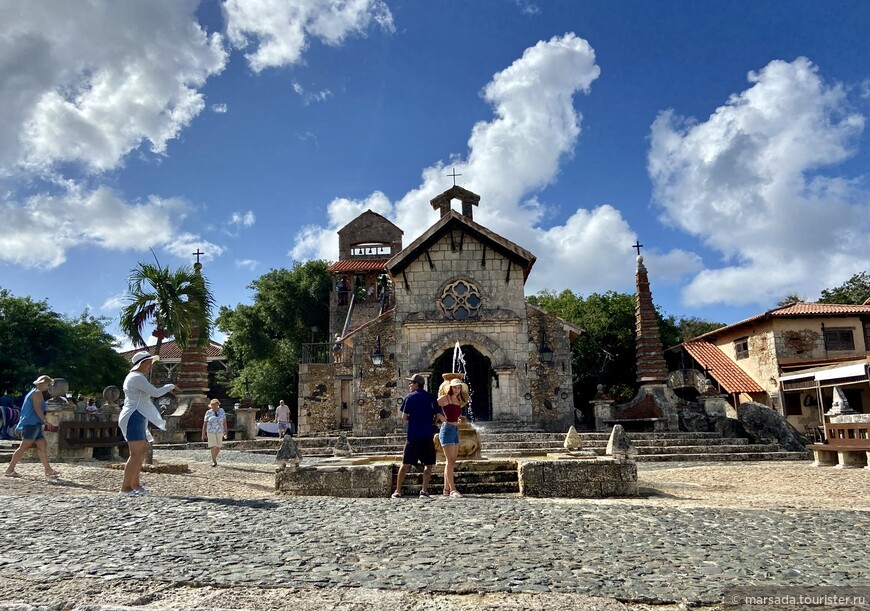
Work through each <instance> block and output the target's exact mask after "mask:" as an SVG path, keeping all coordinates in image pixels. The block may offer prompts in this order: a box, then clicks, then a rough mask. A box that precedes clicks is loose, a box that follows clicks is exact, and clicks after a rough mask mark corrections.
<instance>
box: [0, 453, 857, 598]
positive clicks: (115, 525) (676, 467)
mask: <svg viewBox="0 0 870 611" xmlns="http://www.w3.org/2000/svg"><path fill="white" fill-rule="evenodd" d="M156 458H157V460H158V462H161V461H164V462H173V463H177V462H187V463H188V466H189V468H190V472H189V473H187V474H181V475H170V474H159V473H150V474H145V475H143V480H144V481H145V483H146V485H147V486H149V488H150V489H151V490H152V494H150V495H149V496H147V497H143V498H121V497H119V496H118V495H117V493H116V492H115V490H116V489H117V486H118V484H119V482H120V478H121V474H120V472H118V471H116V470H112V469H107V468H106V467H105V465H104V464H97V463H91V464H87V465H63V467H64V469H63V472H64V476H63V479H61V480H59V481H57V482H51V481H49V480H47V479H46V478H44V477H41V476H39V475H37V474H38V473H40V472H41V469H40V467H39V466H38V465H36V464H25V465H22V466H21V467H20V468H19V471H20V472H22V473H23V474H26V477H23V478H21V479H8V478H0V518H2V520H3V523H4V524H12V525H13V526H12V527H11V528H7V529H5V530H4V531H3V532H2V534H0V592H2V593H3V594H2V595H0V601H2V602H0V609H3V610H11V609H19V608H20V609H32V608H35V607H32V605H35V604H37V603H47V604H48V605H49V608H52V607H51V605H54V607H53V608H58V609H63V608H69V609H73V608H79V609H86V608H88V609H96V608H106V609H108V608H121V607H120V606H119V605H132V606H135V607H136V608H139V609H141V608H147V609H158V608H161V609H162V608H166V609H169V608H175V609H187V608H190V609H194V608H200V609H206V608H214V609H217V608H225V609H229V608H234V609H243V608H250V609H254V608H265V607H268V608H271V609H284V608H287V609H290V608H292V609H297V610H298V609H308V608H311V609H314V608H335V609H357V608H358V609H390V610H391V611H396V610H399V609H436V608H437V609H466V608H468V609H471V608H516V609H527V608H528V609H532V608H540V609H548V610H551V609H552V610H560V609H570V608H599V609H629V608H630V609H641V608H649V607H651V606H652V605H660V604H666V603H670V604H671V606H670V607H669V608H674V609H676V608H677V607H678V605H679V603H680V602H681V601H686V602H688V603H690V604H695V605H711V606H715V605H717V604H719V603H720V601H721V600H722V596H723V593H724V592H725V591H726V590H727V589H728V588H731V587H737V586H746V585H792V586H800V587H809V586H825V585H831V586H842V585H843V584H852V585H870V559H868V555H867V553H866V550H867V549H868V547H870V486H868V484H870V471H867V470H843V471H840V470H832V469H816V468H812V467H810V466H809V464H808V463H752V464H732V465H723V464H714V465H697V464H691V465H690V464H688V463H682V464H672V465H670V466H667V467H665V466H661V465H656V466H654V467H650V468H645V467H641V469H640V473H639V478H640V484H641V487H642V489H643V490H644V494H645V495H646V496H645V498H639V499H603V500H594V501H588V500H583V501H580V500H566V499H535V500H532V499H525V498H522V497H518V496H512V495H504V496H491V497H476V498H475V497H466V498H464V499H445V498H440V497H439V498H436V499H433V500H432V501H429V502H424V501H420V500H418V499H414V498H404V499H400V500H395V501H391V500H389V499H334V498H326V497H313V498H311V497H309V498H293V497H281V496H277V495H275V494H274V492H273V487H274V463H273V459H272V457H271V456H268V455H257V454H248V453H241V452H228V451H225V452H223V453H222V454H221V458H220V462H221V464H220V465H219V466H218V467H217V468H211V467H210V465H209V463H208V452H207V451H206V450H185V451H172V452H162V451H158V452H157V455H156ZM460 487H461V483H460ZM832 533H849V536H846V537H843V536H832ZM22 542H28V543H29V545H28V546H27V547H26V548H23V547H22ZM820 542H824V545H820ZM589 597H592V598H589ZM617 600H620V601H628V602H625V603H622V602H617ZM315 603H317V606H313V605H315ZM14 604H20V605H25V606H24V607H15V606H14ZM28 605H30V606H28ZM88 605H92V606H90V607H89V606H88ZM94 605H95V606H94ZM99 605H103V607H99ZM107 605H109V606H107ZM110 605H115V607H110ZM305 605H312V606H305Z"/></svg>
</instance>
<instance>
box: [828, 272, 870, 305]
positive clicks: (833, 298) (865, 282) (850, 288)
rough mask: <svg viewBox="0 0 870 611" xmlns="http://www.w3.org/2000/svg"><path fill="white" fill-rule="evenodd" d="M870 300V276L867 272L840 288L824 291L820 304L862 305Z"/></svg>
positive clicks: (855, 276) (850, 279)
mask: <svg viewBox="0 0 870 611" xmlns="http://www.w3.org/2000/svg"><path fill="white" fill-rule="evenodd" d="M868 298H870V276H868V275H867V272H860V273H858V274H855V275H854V276H852V277H851V278H849V279H848V280H846V282H844V283H843V284H841V285H840V286H838V287H835V288H832V289H825V290H824V291H822V296H821V297H820V298H819V303H849V304H855V305H860V304H862V303H864V302H865V301H866V300H867V299H868Z"/></svg>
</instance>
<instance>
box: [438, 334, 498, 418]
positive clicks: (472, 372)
mask: <svg viewBox="0 0 870 611" xmlns="http://www.w3.org/2000/svg"><path fill="white" fill-rule="evenodd" d="M461 349H462V354H463V355H464V356H465V382H466V383H467V384H468V388H469V390H470V391H471V414H469V416H470V418H469V419H473V420H482V421H483V420H492V393H491V391H490V389H491V386H490V385H491V383H492V362H491V361H490V360H489V357H487V356H484V355H483V354H482V353H481V352H480V351H479V350H478V349H477V348H475V347H474V346H471V345H464V346H461ZM452 371H453V348H450V349H449V350H445V351H444V352H442V353H441V356H439V357H438V358H436V359H435V362H434V363H432V377H431V378H430V380H429V385H430V389H429V390H430V392H432V394H434V395H437V394H438V387H439V386H440V385H441V382H442V380H443V378H442V377H441V375H442V374H445V373H451V372H452Z"/></svg>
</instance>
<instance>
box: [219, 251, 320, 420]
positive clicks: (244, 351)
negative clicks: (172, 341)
mask: <svg viewBox="0 0 870 611" xmlns="http://www.w3.org/2000/svg"><path fill="white" fill-rule="evenodd" d="M328 266H329V264H328V263H327V262H326V261H320V260H319V261H308V262H306V263H296V264H295V265H294V266H293V269H291V270H287V269H273V270H270V271H269V272H268V273H266V274H264V275H262V276H260V277H259V278H258V279H256V280H254V281H253V282H252V283H251V285H250V286H249V287H248V288H251V289H253V291H254V296H253V304H251V305H243V304H240V305H238V306H236V308H235V309H232V308H228V307H222V308H221V309H220V313H219V314H218V317H217V319H216V321H215V323H216V325H217V328H218V329H220V331H221V332H223V333H225V334H226V335H227V340H226V342H225V343H224V354H226V356H227V359H228V362H229V363H230V364H231V366H232V369H233V371H234V373H235V375H234V377H233V378H232V379H230V380H227V382H228V385H229V387H230V388H231V389H232V393H231V394H235V395H237V396H245V392H246V388H245V381H246V380H247V381H248V383H249V384H250V391H251V395H252V398H253V400H254V401H255V402H256V403H259V404H261V405H262V404H266V403H270V402H276V401H278V400H279V399H284V400H285V401H286V402H287V404H288V405H294V404H295V403H296V396H297V389H298V383H299V376H298V368H299V360H300V356H301V354H302V344H305V343H308V342H310V341H311V340H312V335H314V336H315V337H314V340H315V341H320V342H328V341H329V339H330V338H329V336H328V329H329V293H330V291H331V290H332V278H331V277H330V275H329V273H328V272H327V271H326V270H327V268H328ZM313 327H317V329H318V331H317V332H316V333H315V332H313V331H312V328H313Z"/></svg>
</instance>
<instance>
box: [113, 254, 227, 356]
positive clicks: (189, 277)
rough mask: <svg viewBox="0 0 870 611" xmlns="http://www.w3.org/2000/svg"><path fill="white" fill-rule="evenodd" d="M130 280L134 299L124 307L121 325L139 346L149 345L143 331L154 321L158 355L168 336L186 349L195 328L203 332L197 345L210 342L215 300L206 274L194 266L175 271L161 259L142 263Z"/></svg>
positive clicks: (129, 290) (129, 289) (130, 294)
mask: <svg viewBox="0 0 870 611" xmlns="http://www.w3.org/2000/svg"><path fill="white" fill-rule="evenodd" d="M128 282H129V288H128V299H129V300H130V302H129V303H128V304H127V305H126V306H125V307H124V309H123V310H121V323H120V327H121V332H122V333H124V335H126V336H127V337H128V338H130V341H132V342H133V344H134V345H135V346H137V347H140V346H145V345H146V342H145V339H144V338H143V337H142V331H143V329H144V328H145V326H146V325H148V324H149V323H153V324H154V326H155V329H154V333H153V335H154V336H155V337H156V338H157V346H156V347H155V352H154V354H160V346H161V345H162V343H163V340H164V339H165V338H167V337H173V338H175V341H176V342H177V343H178V344H179V346H181V347H182V348H186V347H187V345H188V343H189V342H190V338H191V330H192V329H193V328H196V329H197V330H198V331H199V333H198V335H197V345H198V346H204V345H207V344H208V341H209V335H210V334H209V331H210V330H211V317H212V310H213V309H214V305H215V301H214V296H213V295H212V293H211V288H210V287H209V283H208V281H207V280H206V279H205V278H203V276H202V274H200V273H198V271H194V270H193V269H192V268H191V267H190V266H184V267H181V268H179V269H177V270H174V271H173V270H170V269H169V268H168V267H163V266H161V265H160V263H159V262H158V263H157V265H151V264H150V263H139V264H138V265H137V266H136V267H135V268H134V269H133V270H132V271H131V272H130V278H129V281H128Z"/></svg>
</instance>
